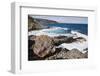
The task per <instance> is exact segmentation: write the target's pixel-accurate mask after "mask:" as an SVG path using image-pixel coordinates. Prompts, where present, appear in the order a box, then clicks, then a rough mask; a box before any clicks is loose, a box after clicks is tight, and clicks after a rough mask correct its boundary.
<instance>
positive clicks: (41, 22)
mask: <svg viewBox="0 0 100 76" xmlns="http://www.w3.org/2000/svg"><path fill="white" fill-rule="evenodd" d="M50 23H57V22H56V21H52V20H46V19H37V18H32V17H30V16H28V31H31V30H39V29H45V28H49V27H48V24H50Z"/></svg>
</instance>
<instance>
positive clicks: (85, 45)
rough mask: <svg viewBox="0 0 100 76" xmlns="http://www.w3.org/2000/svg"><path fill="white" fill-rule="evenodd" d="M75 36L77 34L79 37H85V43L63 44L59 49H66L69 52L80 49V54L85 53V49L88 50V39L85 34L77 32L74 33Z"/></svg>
mask: <svg viewBox="0 0 100 76" xmlns="http://www.w3.org/2000/svg"><path fill="white" fill-rule="evenodd" d="M72 33H73V34H76V36H77V37H83V38H84V39H86V41H83V42H80V41H79V42H72V43H63V44H61V45H59V46H58V47H62V48H66V49H68V50H72V49H78V50H79V51H80V52H82V53H85V52H86V51H84V49H86V48H88V37H87V36H86V35H84V34H81V33H79V32H76V31H72Z"/></svg>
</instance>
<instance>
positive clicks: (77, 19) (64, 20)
mask: <svg viewBox="0 0 100 76" xmlns="http://www.w3.org/2000/svg"><path fill="white" fill-rule="evenodd" d="M31 16H32V17H33V18H41V19H48V20H54V21H57V22H60V23H78V24H87V23H88V18H87V17H75V16H36V15H31Z"/></svg>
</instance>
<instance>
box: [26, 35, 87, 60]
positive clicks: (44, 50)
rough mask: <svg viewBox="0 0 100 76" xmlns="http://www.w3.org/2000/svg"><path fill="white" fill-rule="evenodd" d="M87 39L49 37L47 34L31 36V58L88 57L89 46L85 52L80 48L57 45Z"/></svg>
mask: <svg viewBox="0 0 100 76" xmlns="http://www.w3.org/2000/svg"><path fill="white" fill-rule="evenodd" d="M75 41H76V42H77V41H85V39H84V38H81V37H78V38H72V37H70V38H69V37H67V36H59V37H54V38H53V37H49V36H47V35H40V36H29V41H28V43H29V60H45V59H46V60H54V59H80V58H88V48H86V49H84V51H87V52H85V53H82V52H80V51H79V50H78V49H72V50H68V49H67V48H61V47H57V46H59V45H60V44H62V43H64V42H66V43H72V42H75Z"/></svg>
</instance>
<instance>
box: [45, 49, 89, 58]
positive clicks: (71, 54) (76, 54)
mask: <svg viewBox="0 0 100 76" xmlns="http://www.w3.org/2000/svg"><path fill="white" fill-rule="evenodd" d="M60 49H61V48H60ZM87 57H88V53H87V52H86V53H84V54H83V53H81V52H80V51H79V50H77V49H73V50H68V49H63V48H62V49H61V50H60V52H58V53H56V54H54V55H52V56H50V57H48V58H46V59H47V60H52V59H81V58H87Z"/></svg>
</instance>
